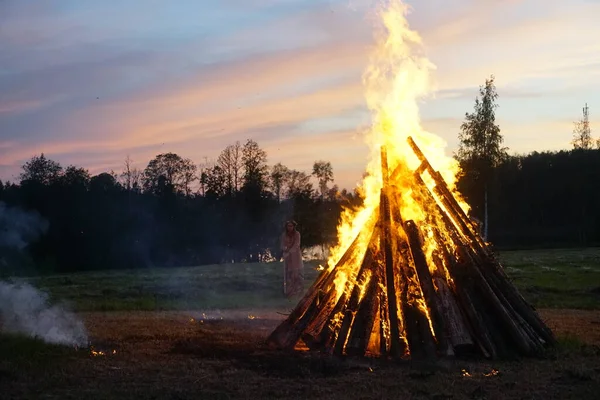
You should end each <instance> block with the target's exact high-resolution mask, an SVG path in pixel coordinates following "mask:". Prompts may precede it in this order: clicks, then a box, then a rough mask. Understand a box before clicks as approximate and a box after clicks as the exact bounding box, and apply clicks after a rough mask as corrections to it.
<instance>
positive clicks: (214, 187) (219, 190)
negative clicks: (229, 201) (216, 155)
mask: <svg viewBox="0 0 600 400" xmlns="http://www.w3.org/2000/svg"><path fill="white" fill-rule="evenodd" d="M200 180H201V183H202V187H203V188H204V190H205V194H206V195H207V196H212V197H217V198H219V197H221V196H224V195H225V194H226V193H227V177H226V176H225V172H224V171H223V170H222V169H221V167H220V166H218V165H215V166H213V167H212V168H208V169H206V170H205V171H204V172H202V176H201V177H200Z"/></svg>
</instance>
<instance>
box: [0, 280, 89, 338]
mask: <svg viewBox="0 0 600 400" xmlns="http://www.w3.org/2000/svg"><path fill="white" fill-rule="evenodd" d="M0 327H1V328H2V331H4V332H10V333H21V334H25V335H28V336H31V337H34V338H38V339H42V340H43V341H45V342H47V343H54V344H63V345H72V346H81V347H84V346H87V341H88V339H87V334H86V330H85V327H84V325H83V322H81V321H80V320H79V319H78V318H77V317H76V316H75V314H74V313H72V312H69V311H67V310H65V309H64V308H63V307H60V306H58V305H50V304H49V302H48V295H47V294H46V293H44V292H41V291H39V290H37V289H36V288H34V287H33V286H31V285H30V284H28V283H11V282H0Z"/></svg>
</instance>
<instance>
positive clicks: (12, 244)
mask: <svg viewBox="0 0 600 400" xmlns="http://www.w3.org/2000/svg"><path fill="white" fill-rule="evenodd" d="M47 230H48V221H46V220H45V219H44V218H42V217H41V216H40V215H39V214H38V213H37V212H27V211H24V210H21V209H20V208H16V207H8V206H7V205H6V204H5V203H3V202H1V201H0V247H9V248H15V249H17V250H23V249H24V248H25V246H27V244H29V243H31V242H32V241H34V240H36V239H37V238H38V237H40V236H41V235H42V234H44V233H45V232H46V231H47Z"/></svg>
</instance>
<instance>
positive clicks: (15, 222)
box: [0, 202, 87, 346]
mask: <svg viewBox="0 0 600 400" xmlns="http://www.w3.org/2000/svg"><path fill="white" fill-rule="evenodd" d="M47 229H48V221H46V220H45V219H43V218H42V217H41V216H40V215H39V214H37V213H32V212H27V211H24V210H22V209H19V208H15V207H7V206H6V205H5V204H4V203H2V202H0V261H4V259H3V257H2V249H3V248H4V249H14V250H18V251H22V250H24V249H25V247H26V246H27V245H28V244H29V243H31V242H32V241H34V240H36V239H38V238H39V237H40V236H41V235H42V234H43V233H44V232H46V230H47ZM5 263H6V261H4V262H0V268H2V267H3V264H5ZM4 266H8V265H4ZM9 267H10V266H9ZM0 331H2V332H10V333H20V334H25V335H28V336H31V337H35V338H39V339H41V340H44V341H45V342H47V343H54V344H63V345H73V346H87V334H86V330H85V327H84V325H83V323H82V322H81V321H80V320H79V319H78V318H77V317H76V315H75V314H74V313H72V312H69V311H67V310H66V309H65V308H64V307H61V306H59V305H52V304H50V302H49V296H48V294H46V293H44V292H42V291H39V290H38V289H36V288H34V287H33V286H31V285H30V284H28V283H25V282H7V281H0Z"/></svg>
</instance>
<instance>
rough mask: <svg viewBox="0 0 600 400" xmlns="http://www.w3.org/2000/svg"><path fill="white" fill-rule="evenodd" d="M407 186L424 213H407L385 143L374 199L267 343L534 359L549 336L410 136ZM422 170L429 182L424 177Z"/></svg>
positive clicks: (335, 350) (386, 353)
mask: <svg viewBox="0 0 600 400" xmlns="http://www.w3.org/2000/svg"><path fill="white" fill-rule="evenodd" d="M408 142H409V145H410V147H411V148H412V150H413V151H414V153H415V155H416V156H417V157H418V159H419V161H420V166H419V167H418V168H417V169H416V170H415V171H414V172H410V173H411V174H414V176H412V178H414V179H413V182H414V184H413V186H412V187H411V188H410V189H411V190H412V191H414V192H415V193H417V194H418V196H417V198H419V199H420V201H421V202H422V203H423V204H422V207H423V209H424V210H426V212H427V217H426V219H425V221H420V222H419V223H417V222H415V221H414V220H404V218H403V216H402V213H401V199H400V193H399V190H400V191H401V190H402V189H399V188H398V187H397V186H396V185H395V182H397V181H398V178H399V176H400V175H401V174H405V173H406V171H407V168H406V166H403V165H399V166H397V167H396V169H395V170H393V171H392V172H390V171H389V170H388V160H387V153H386V149H385V148H382V152H381V164H382V177H383V179H382V181H383V185H382V189H381V193H380V202H379V206H378V207H376V208H375V209H374V210H373V212H372V215H371V217H370V219H369V220H368V221H367V223H366V224H365V225H364V226H363V227H362V229H361V230H360V231H359V233H358V235H357V236H356V238H355V239H354V241H353V242H352V243H351V244H350V246H348V248H347V249H346V251H345V252H344V254H343V255H342V257H341V258H340V259H339V261H338V262H337V263H336V265H335V266H334V267H332V268H327V269H324V270H323V271H322V272H321V274H320V275H319V276H318V278H317V279H316V281H315V282H314V283H313V285H312V286H311V287H310V289H309V290H308V291H307V293H306V294H305V296H304V297H303V298H302V299H301V300H300V302H299V303H298V304H297V306H296V307H295V308H294V310H293V311H292V312H291V314H290V315H289V316H288V318H287V319H286V320H285V321H283V322H282V323H281V324H280V325H279V326H278V327H277V328H276V329H275V330H274V331H273V332H272V333H271V335H270V336H269V338H268V339H267V342H268V343H270V344H272V345H275V346H277V347H279V348H283V349H295V348H300V347H308V348H309V349H311V350H319V351H321V352H324V353H328V354H335V355H353V356H382V357H391V358H405V359H408V358H411V359H428V360H432V359H436V358H440V357H453V356H466V355H469V356H481V357H485V358H508V357H515V356H533V355H537V354H540V353H541V352H542V351H543V350H544V348H546V347H548V346H551V345H553V344H554V343H555V339H554V336H553V334H552V332H551V331H550V329H548V327H547V326H546V325H545V324H544V322H543V321H542V320H541V319H540V317H539V315H538V314H537V313H536V311H535V310H534V308H533V307H532V306H531V305H529V304H528V303H527V301H526V300H525V299H524V298H523V297H522V296H521V295H520V294H519V292H518V291H517V289H516V288H515V286H514V285H513V284H512V283H511V282H510V280H509V279H508V277H507V276H506V274H505V273H504V270H503V267H502V266H501V265H500V263H499V261H498V260H497V258H496V257H495V256H494V254H493V253H492V251H491V250H490V248H489V246H488V244H487V243H485V241H484V240H483V239H482V238H481V237H480V236H479V234H478V233H477V231H476V229H475V227H474V225H473V224H472V222H471V220H470V219H469V218H468V216H467V215H466V214H465V212H464V211H463V210H462V208H461V207H460V205H459V203H458V201H457V200H456V198H455V197H454V196H453V195H452V192H451V191H450V190H449V188H448V186H447V185H446V183H445V181H444V179H443V178H442V176H441V174H440V173H439V172H438V171H436V170H435V169H434V168H433V167H432V166H431V164H430V163H429V161H428V160H427V158H426V157H425V155H424V154H423V153H422V152H421V150H420V149H419V147H418V146H417V144H416V143H415V142H414V140H413V139H412V138H408ZM425 175H428V176H427V179H428V181H429V182H433V185H432V184H431V183H430V184H429V185H426V184H425V178H424V177H425Z"/></svg>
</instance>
